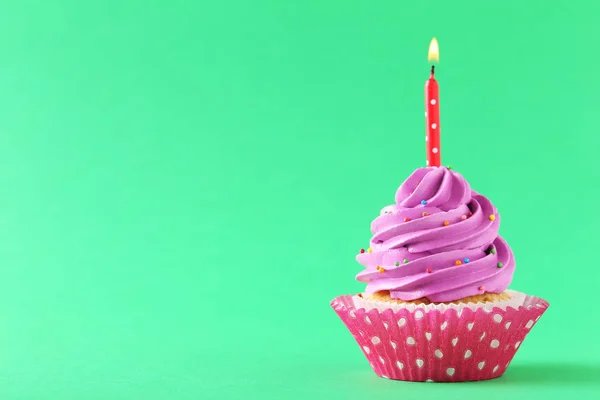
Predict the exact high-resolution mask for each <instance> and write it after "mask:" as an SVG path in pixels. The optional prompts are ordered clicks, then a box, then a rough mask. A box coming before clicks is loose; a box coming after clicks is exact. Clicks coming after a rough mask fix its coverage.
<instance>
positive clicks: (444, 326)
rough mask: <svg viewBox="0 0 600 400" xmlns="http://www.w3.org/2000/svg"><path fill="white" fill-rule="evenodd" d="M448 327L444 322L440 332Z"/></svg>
mask: <svg viewBox="0 0 600 400" xmlns="http://www.w3.org/2000/svg"><path fill="white" fill-rule="evenodd" d="M447 327H448V322H446V321H444V323H443V324H442V325H441V326H440V329H441V330H444V329H446V328H447Z"/></svg>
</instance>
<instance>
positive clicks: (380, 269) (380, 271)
mask: <svg viewBox="0 0 600 400" xmlns="http://www.w3.org/2000/svg"><path fill="white" fill-rule="evenodd" d="M377 270H378V271H379V273H380V274H382V273H384V272H385V269H383V268H381V267H377Z"/></svg>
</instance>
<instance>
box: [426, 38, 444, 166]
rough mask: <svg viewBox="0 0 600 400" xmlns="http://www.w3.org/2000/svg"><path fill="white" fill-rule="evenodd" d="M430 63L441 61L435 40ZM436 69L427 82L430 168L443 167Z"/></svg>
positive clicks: (430, 48) (434, 40)
mask: <svg viewBox="0 0 600 400" xmlns="http://www.w3.org/2000/svg"><path fill="white" fill-rule="evenodd" d="M428 59H429V62H437V61H439V48H438V43H437V40H436V39H435V38H433V39H432V40H431V44H430V45H429V57H428ZM434 70H435V67H434V66H432V67H431V75H430V76H429V79H428V80H427V82H425V151H426V153H427V154H426V155H427V166H428V167H439V166H440V165H442V154H441V149H440V90H439V86H438V83H437V81H436V80H435V78H434Z"/></svg>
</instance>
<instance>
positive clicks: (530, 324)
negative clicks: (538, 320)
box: [525, 319, 533, 329]
mask: <svg viewBox="0 0 600 400" xmlns="http://www.w3.org/2000/svg"><path fill="white" fill-rule="evenodd" d="M532 326H533V320H532V319H530V320H529V321H527V325H525V328H527V329H531V327H532Z"/></svg>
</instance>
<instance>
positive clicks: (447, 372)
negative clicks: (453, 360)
mask: <svg viewBox="0 0 600 400" xmlns="http://www.w3.org/2000/svg"><path fill="white" fill-rule="evenodd" d="M454 371H455V369H454V368H448V369H447V370H446V374H448V376H452V375H454Z"/></svg>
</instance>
